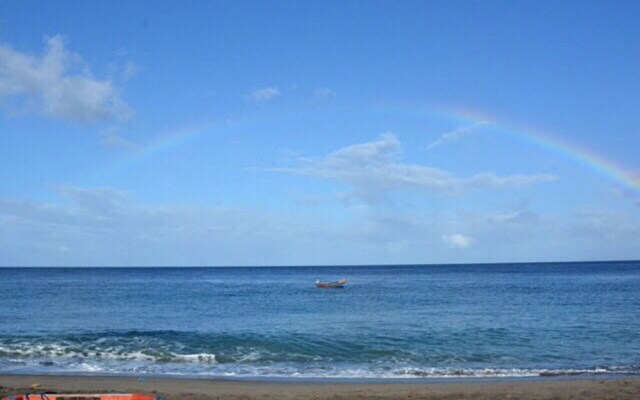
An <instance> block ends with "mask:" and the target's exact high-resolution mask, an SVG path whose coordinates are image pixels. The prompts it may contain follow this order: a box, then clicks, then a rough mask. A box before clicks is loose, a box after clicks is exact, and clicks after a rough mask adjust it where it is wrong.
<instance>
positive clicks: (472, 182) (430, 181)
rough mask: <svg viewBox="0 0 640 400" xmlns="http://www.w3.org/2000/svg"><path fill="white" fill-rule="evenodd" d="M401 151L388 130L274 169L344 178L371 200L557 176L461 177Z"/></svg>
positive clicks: (534, 181) (529, 182)
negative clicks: (410, 160)
mask: <svg viewBox="0 0 640 400" xmlns="http://www.w3.org/2000/svg"><path fill="white" fill-rule="evenodd" d="M401 153H402V148H401V143H400V141H399V140H398V139H397V138H396V136H394V135H393V134H390V133H386V134H383V135H382V136H381V138H380V139H378V140H376V141H372V142H367V143H361V144H356V145H352V146H347V147H343V148H341V149H338V150H336V151H334V152H333V153H331V154H329V155H327V156H325V157H319V158H300V159H299V162H300V165H299V166H295V167H290V168H272V169H271V171H274V172H283V173H292V174H301V175H308V176H314V177H318V178H324V179H330V180H335V181H340V182H343V183H345V184H348V185H349V186H351V187H352V188H353V189H354V192H355V194H356V196H358V197H360V198H361V199H367V200H373V199H375V198H376V197H378V196H380V195H384V193H386V192H389V191H392V190H397V189H423V190H428V191H443V192H455V191H459V190H463V189H470V188H499V187H514V186H525V185H533V184H537V183H543V182H551V181H554V180H556V179H557V177H556V176H554V175H549V174H534V175H507V176H498V175H495V174H493V173H491V172H481V173H477V174H475V175H472V176H468V177H458V176H456V175H455V174H453V173H451V172H448V171H445V170H442V169H438V168H434V167H430V166H425V165H417V164H407V163H402V162H401V161H400V156H401Z"/></svg>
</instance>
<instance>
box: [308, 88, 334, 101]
mask: <svg viewBox="0 0 640 400" xmlns="http://www.w3.org/2000/svg"><path fill="white" fill-rule="evenodd" d="M335 96H336V92H334V91H333V90H331V89H328V88H319V89H316V90H315V91H314V92H313V97H314V98H315V99H316V100H328V99H330V98H332V97H335Z"/></svg>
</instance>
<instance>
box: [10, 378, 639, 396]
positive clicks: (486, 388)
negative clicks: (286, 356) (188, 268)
mask: <svg viewBox="0 0 640 400" xmlns="http://www.w3.org/2000/svg"><path fill="white" fill-rule="evenodd" d="M36 383H37V384H40V385H41V387H40V389H39V391H47V392H59V393H69V392H71V393H82V392H84V393H90V392H93V393H96V392H144V393H153V392H155V393H157V394H159V395H162V396H164V397H165V398H166V399H167V400H177V399H186V400H213V399H244V400H251V399H269V400H274V399H300V400H316V399H332V400H342V399H345V400H346V399H449V400H453V399H486V400H501V399H509V400H516V399H520V400H542V399H554V400H561V399H576V400H577V399H583V400H590V399H598V400H605V399H606V400H625V399H633V400H638V399H640V378H637V377H633V378H631V377H628V378H620V379H607V380H599V379H574V380H543V379H540V380H529V381H527V380H525V381H501V382H496V381H493V382H479V383H461V382H457V383H455V382H454V383H432V384H429V383H424V384H423V383H419V384H418V383H335V384H334V383H293V382H287V383H283V382H256V381H225V380H207V379H170V378H162V379H156V378H145V379H143V380H138V379H137V378H135V377H94V376H36V375H0V395H2V396H6V395H10V394H17V393H24V392H26V391H29V389H28V388H29V387H30V386H31V385H32V384H36Z"/></svg>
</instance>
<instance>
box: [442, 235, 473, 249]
mask: <svg viewBox="0 0 640 400" xmlns="http://www.w3.org/2000/svg"><path fill="white" fill-rule="evenodd" d="M442 241H443V242H444V244H445V245H447V246H448V247H451V248H452V249H464V248H467V247H469V246H471V244H472V243H473V239H471V237H469V236H464V235H461V234H459V233H454V234H453V235H442Z"/></svg>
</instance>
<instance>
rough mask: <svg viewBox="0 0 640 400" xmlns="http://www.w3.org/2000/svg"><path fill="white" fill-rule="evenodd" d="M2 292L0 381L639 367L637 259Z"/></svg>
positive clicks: (199, 278)
mask: <svg viewBox="0 0 640 400" xmlns="http://www.w3.org/2000/svg"><path fill="white" fill-rule="evenodd" d="M317 278H320V279H323V280H334V279H339V278H347V279H349V281H350V283H349V285H348V286H347V287H346V288H345V289H342V290H319V289H316V288H315V287H314V282H315V280H316V279H317ZM0 293H1V295H0V299H1V301H0V372H11V373H28V372H51V373H52V372H83V373H125V374H185V375H206V376H216V377H219V376H235V377H288V378H295V377H307V378H314V377H331V378H340V377H348V378H424V377H448V376H475V377H483V376H489V377H493V376H538V375H541V374H542V375H547V374H572V373H603V374H614V373H618V374H620V373H624V374H639V373H640V262H618V263H557V264H512V265H509V264H503V265H465V266H386V267H327V268H171V269H167V268H123V269H119V268H113V269H89V268H87V269H73V268H38V269H11V268H4V269H0Z"/></svg>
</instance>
